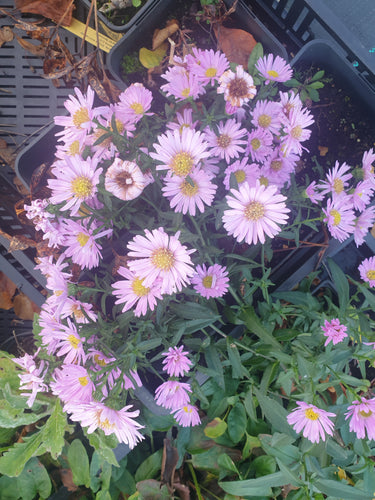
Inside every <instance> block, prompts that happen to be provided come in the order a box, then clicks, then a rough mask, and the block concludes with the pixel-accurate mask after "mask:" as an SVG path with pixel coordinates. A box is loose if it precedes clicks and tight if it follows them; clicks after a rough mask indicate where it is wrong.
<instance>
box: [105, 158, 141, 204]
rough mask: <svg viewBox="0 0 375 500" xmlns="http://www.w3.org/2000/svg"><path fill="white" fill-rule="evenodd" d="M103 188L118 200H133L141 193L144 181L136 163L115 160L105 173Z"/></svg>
mask: <svg viewBox="0 0 375 500" xmlns="http://www.w3.org/2000/svg"><path fill="white" fill-rule="evenodd" d="M104 187H105V188H106V190H107V191H109V192H110V193H112V194H113V195H114V196H116V197H117V198H120V200H134V198H137V197H138V196H139V195H140V194H141V193H142V191H143V189H144V187H145V179H144V176H143V174H142V171H141V169H140V168H139V167H138V165H137V164H136V163H134V162H133V161H123V160H121V159H120V158H115V160H114V162H113V163H112V165H111V166H110V167H109V168H108V170H107V171H106V173H105V180H104Z"/></svg>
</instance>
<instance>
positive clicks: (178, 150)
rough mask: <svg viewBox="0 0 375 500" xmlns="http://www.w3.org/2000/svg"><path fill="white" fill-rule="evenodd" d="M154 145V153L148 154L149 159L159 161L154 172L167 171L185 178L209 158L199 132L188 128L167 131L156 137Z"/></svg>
mask: <svg viewBox="0 0 375 500" xmlns="http://www.w3.org/2000/svg"><path fill="white" fill-rule="evenodd" d="M158 141H159V142H158V143H156V144H154V148H155V150H156V153H154V152H153V151H151V152H150V156H151V158H154V160H157V161H159V162H160V163H162V165H157V166H156V170H168V171H169V172H170V173H171V174H173V175H178V176H180V177H186V176H187V175H189V174H190V172H191V171H192V170H193V169H194V167H196V166H198V165H199V163H200V162H201V161H202V160H203V159H205V158H208V157H209V156H210V152H209V151H208V143H207V142H206V141H205V140H204V135H203V134H202V133H201V132H196V131H195V130H191V129H190V128H183V129H182V131H181V133H180V131H179V130H173V131H171V130H167V132H166V133H165V134H163V135H160V136H159V137H158Z"/></svg>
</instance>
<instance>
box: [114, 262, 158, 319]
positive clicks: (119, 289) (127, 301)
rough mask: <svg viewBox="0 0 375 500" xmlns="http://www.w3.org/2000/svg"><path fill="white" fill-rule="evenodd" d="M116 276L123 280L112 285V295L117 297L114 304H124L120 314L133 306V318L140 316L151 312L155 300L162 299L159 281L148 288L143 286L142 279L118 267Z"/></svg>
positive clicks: (155, 302)
mask: <svg viewBox="0 0 375 500" xmlns="http://www.w3.org/2000/svg"><path fill="white" fill-rule="evenodd" d="M117 272H118V274H119V275H120V276H123V277H124V278H125V279H123V280H119V281H116V282H115V283H113V285H112V287H113V288H114V291H113V295H114V296H115V297H117V300H116V302H115V304H124V307H123V308H122V312H125V311H128V310H129V309H131V308H132V307H134V306H135V308H134V310H133V312H134V316H137V317H139V316H142V315H145V314H146V313H147V310H148V309H150V311H153V310H154V309H155V306H156V304H157V300H156V299H162V294H161V292H160V280H156V281H155V282H154V283H151V284H150V286H149V287H146V286H144V284H143V282H144V279H140V278H138V276H137V275H136V274H134V273H133V272H132V271H130V270H129V269H126V268H125V267H122V266H121V267H120V268H119V269H118V271H117Z"/></svg>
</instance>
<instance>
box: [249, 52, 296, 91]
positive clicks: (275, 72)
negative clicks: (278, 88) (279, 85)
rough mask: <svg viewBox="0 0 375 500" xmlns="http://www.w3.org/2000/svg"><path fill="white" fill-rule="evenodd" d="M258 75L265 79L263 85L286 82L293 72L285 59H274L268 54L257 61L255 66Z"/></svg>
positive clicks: (278, 57)
mask: <svg viewBox="0 0 375 500" xmlns="http://www.w3.org/2000/svg"><path fill="white" fill-rule="evenodd" d="M255 67H256V69H257V70H258V71H259V73H260V74H261V75H262V76H263V78H265V82H264V83H265V84H266V85H267V84H268V83H269V82H270V81H273V82H287V81H288V80H290V79H291V78H292V75H293V70H292V68H291V66H290V64H288V63H287V62H286V61H285V59H283V58H282V57H280V56H276V57H275V58H274V55H273V54H268V55H266V56H264V57H261V58H260V59H258V62H257V63H256V65H255Z"/></svg>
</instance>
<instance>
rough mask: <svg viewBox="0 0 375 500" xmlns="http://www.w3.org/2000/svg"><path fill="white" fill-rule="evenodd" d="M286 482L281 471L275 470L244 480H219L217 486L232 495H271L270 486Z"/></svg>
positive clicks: (281, 484)
mask: <svg viewBox="0 0 375 500" xmlns="http://www.w3.org/2000/svg"><path fill="white" fill-rule="evenodd" d="M286 483H287V479H286V478H285V476H284V474H283V473H282V472H275V473H274V474H268V475H267V476H263V477H258V478H256V479H246V480H244V481H228V482H226V481H225V482H223V481H221V482H219V486H220V487H221V488H222V489H223V490H224V491H225V492H226V493H231V494H232V495H237V496H239V497H241V496H246V497H249V496H255V497H256V496H261V495H262V496H269V497H271V496H272V490H271V488H272V487H274V486H283V485H284V484H286Z"/></svg>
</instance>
